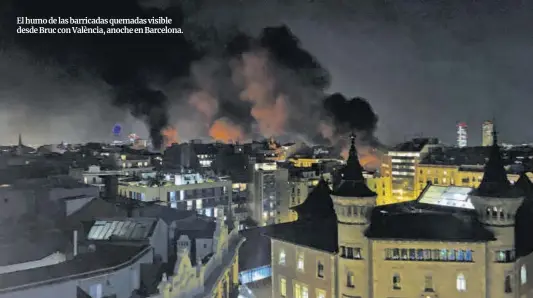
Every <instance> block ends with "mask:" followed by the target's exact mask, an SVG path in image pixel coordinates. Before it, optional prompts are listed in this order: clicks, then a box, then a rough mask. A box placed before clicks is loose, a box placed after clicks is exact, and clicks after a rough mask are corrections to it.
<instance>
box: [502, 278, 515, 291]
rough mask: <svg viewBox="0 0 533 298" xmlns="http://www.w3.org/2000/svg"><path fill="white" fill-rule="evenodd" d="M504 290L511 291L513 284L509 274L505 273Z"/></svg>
mask: <svg viewBox="0 0 533 298" xmlns="http://www.w3.org/2000/svg"><path fill="white" fill-rule="evenodd" d="M504 291H505V293H512V292H513V285H512V283H511V275H509V274H507V275H506V276H505V284H504Z"/></svg>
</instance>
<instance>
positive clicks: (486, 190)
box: [474, 129, 520, 198]
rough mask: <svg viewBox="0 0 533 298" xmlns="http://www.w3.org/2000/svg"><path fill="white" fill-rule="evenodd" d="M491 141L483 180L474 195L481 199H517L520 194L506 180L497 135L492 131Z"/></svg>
mask: <svg viewBox="0 0 533 298" xmlns="http://www.w3.org/2000/svg"><path fill="white" fill-rule="evenodd" d="M492 136H493V140H492V146H491V148H490V153H489V160H488V161H487V163H486V164H485V171H484V174H483V179H482V180H481V183H480V184H479V187H478V188H477V189H476V190H475V191H474V194H475V195H477V196H482V197H492V198H500V197H503V198H505V197H508V198H512V197H518V196H520V193H519V192H518V191H516V189H515V188H513V187H512V186H511V183H510V182H509V179H507V171H505V166H504V163H503V158H502V154H501V152H500V146H498V135H497V133H496V130H495V129H494V130H493V132H492Z"/></svg>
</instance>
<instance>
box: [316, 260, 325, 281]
mask: <svg viewBox="0 0 533 298" xmlns="http://www.w3.org/2000/svg"><path fill="white" fill-rule="evenodd" d="M316 267H317V268H316V275H317V276H318V277H320V278H324V264H322V262H321V261H318V264H317V266H316Z"/></svg>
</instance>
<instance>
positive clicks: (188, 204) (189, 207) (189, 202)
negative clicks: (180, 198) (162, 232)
mask: <svg viewBox="0 0 533 298" xmlns="http://www.w3.org/2000/svg"><path fill="white" fill-rule="evenodd" d="M187 210H192V201H187Z"/></svg>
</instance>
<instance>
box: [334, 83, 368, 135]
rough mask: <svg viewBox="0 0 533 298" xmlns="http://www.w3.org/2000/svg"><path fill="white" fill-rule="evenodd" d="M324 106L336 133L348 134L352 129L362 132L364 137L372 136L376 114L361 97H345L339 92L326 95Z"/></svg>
mask: <svg viewBox="0 0 533 298" xmlns="http://www.w3.org/2000/svg"><path fill="white" fill-rule="evenodd" d="M324 108H325V109H326V111H327V112H328V113H329V115H330V116H331V119H332V120H333V123H334V126H335V130H336V132H335V133H336V134H348V133H350V132H353V131H359V132H364V133H366V134H365V137H366V138H368V137H372V136H373V132H374V130H375V129H376V124H377V122H378V116H377V115H376V114H375V113H374V110H373V109H372V107H371V106H370V104H369V103H368V101H367V100H366V99H364V98H361V97H354V98H351V99H349V98H346V97H344V95H342V94H340V93H335V94H332V95H330V96H328V97H327V98H326V99H325V100H324Z"/></svg>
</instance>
